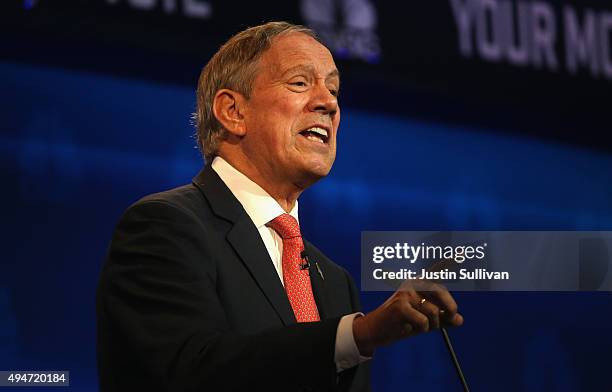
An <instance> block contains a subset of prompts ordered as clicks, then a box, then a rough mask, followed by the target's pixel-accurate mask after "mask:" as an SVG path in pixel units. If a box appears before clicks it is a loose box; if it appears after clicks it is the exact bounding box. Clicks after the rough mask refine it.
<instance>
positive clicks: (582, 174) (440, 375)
mask: <svg viewBox="0 0 612 392" xmlns="http://www.w3.org/2000/svg"><path fill="white" fill-rule="evenodd" d="M0 85H2V91H1V92H0V96H1V97H2V105H0V114H1V118H2V122H1V123H0V129H1V132H0V162H1V166H0V170H1V171H0V172H1V174H2V184H3V187H2V192H1V201H2V203H1V205H2V217H3V218H4V219H3V221H4V224H3V225H2V229H1V230H2V233H1V234H2V235H1V238H2V239H3V249H4V256H3V257H2V263H1V265H0V268H1V272H0V369H4V370H9V369H39V370H50V369H54V370H60V369H61V370H70V371H71V385H72V386H71V390H74V391H95V390H97V378H96V377H97V375H96V362H95V305H94V297H95V289H96V285H97V279H98V273H99V271H100V268H101V265H102V262H103V259H104V255H105V251H106V248H107V246H108V243H109V240H110V238H111V235H112V231H113V229H114V225H115V224H116V222H117V220H118V218H119V216H120V215H121V213H122V212H123V210H124V209H125V208H126V207H127V206H128V205H129V204H131V203H132V202H134V201H136V200H137V199H139V198H140V197H142V196H143V195H145V194H148V193H152V192H157V191H160V190H162V189H168V188H171V187H174V186H178V185H182V184H184V183H187V182H189V181H190V180H191V178H192V177H193V176H194V175H195V174H196V173H197V172H198V170H199V169H200V167H201V166H202V160H201V158H200V156H199V152H198V151H197V150H196V149H195V147H194V146H195V142H194V139H193V137H192V134H193V128H192V126H191V124H190V115H191V112H192V111H193V109H194V102H195V100H194V91H193V90H194V88H193V87H183V86H177V85H172V84H163V83H155V82H150V81H149V82H144V81H139V80H134V79H128V78H119V77H111V76H107V75H101V74H94V73H87V72H83V71H66V70H62V69H59V68H51V67H41V66H33V65H23V64H16V63H9V62H4V63H0ZM343 94H351V92H350V90H349V91H344V92H343ZM525 121H528V119H525ZM576 132H580V130H579V129H576ZM611 169H612V154H610V153H605V152H601V151H599V152H598V151H592V150H587V149H585V148H583V147H577V146H572V145H569V144H557V143H556V142H552V141H545V140H539V139H532V138H529V137H528V136H518V135H516V134H511V133H499V132H496V130H495V129H477V128H470V127H468V126H456V125H452V124H439V123H432V122H419V121H416V120H414V119H411V118H407V117H401V116H391V115H388V114H387V115H384V114H381V113H374V112H367V111H364V110H362V109H361V110H358V109H355V108H351V107H350V106H349V107H347V106H344V107H343V112H342V124H341V127H340V135H339V151H338V157H337V160H336V164H335V166H334V169H333V170H332V173H331V174H330V176H329V177H327V178H325V179H324V180H322V181H321V182H320V183H319V184H316V185H315V186H314V187H313V188H311V189H309V190H307V191H306V192H305V193H304V194H303V196H302V198H301V199H300V211H301V217H300V219H301V224H302V230H303V232H304V234H305V236H306V237H308V238H309V239H310V240H311V241H312V242H314V243H315V244H317V245H318V246H319V247H320V248H321V249H323V250H324V251H325V252H326V253H327V254H328V255H329V256H331V257H332V258H333V259H334V260H336V261H337V262H338V263H340V264H342V265H344V266H345V267H347V268H348V269H349V270H350V271H351V272H352V274H353V276H354V277H355V280H356V281H357V282H358V281H359V275H358V273H359V259H360V257H359V249H360V246H359V241H360V232H361V231H363V230H437V229H443V230H451V229H455V230H460V229H469V230H478V229H487V230H504V229H507V230H510V229H512V230H521V229H531V230H538V229H562V230H574V229H581V230H612V204H611V203H610V200H612V183H611V182H610V174H611ZM517 262H518V261H517ZM388 295H389V293H365V292H364V293H362V300H363V303H364V307H365V308H366V310H370V309H373V308H375V307H376V306H377V305H379V304H380V303H382V302H383V301H384V300H385V299H386V298H387V296H388ZM456 298H457V301H458V303H459V306H460V311H461V312H462V313H463V315H464V317H465V325H464V326H463V327H461V328H458V329H454V330H452V331H451V335H452V338H453V339H454V344H455V348H456V350H457V352H458V354H459V357H460V360H461V362H462V365H463V367H464V371H465V373H466V375H467V378H468V381H469V382H470V384H471V386H472V389H473V390H474V391H517V390H524V391H590V390H597V391H604V390H612V381H610V379H609V371H610V359H609V357H610V353H611V352H612V334H611V333H610V332H611V331H612V312H611V310H612V296H611V295H610V294H609V293H458V294H457V295H456ZM373 384H374V385H373V386H374V390H376V391H397V390H427V391H459V390H461V388H460V385H459V384H458V381H457V379H456V376H455V374H454V370H453V368H452V365H451V362H450V359H449V358H448V354H447V352H446V350H445V348H444V345H443V342H442V339H441V336H440V334H439V333H437V332H433V333H430V334H427V335H423V336H419V337H417V338H413V339H409V340H406V341H403V342H400V343H398V344H396V345H394V346H392V347H388V348H384V349H380V350H379V351H378V352H377V353H376V355H375V359H374V362H373ZM19 390H21V391H23V390H24V389H23V388H21V389H19ZM36 390H39V389H36ZM55 390H57V389H55Z"/></svg>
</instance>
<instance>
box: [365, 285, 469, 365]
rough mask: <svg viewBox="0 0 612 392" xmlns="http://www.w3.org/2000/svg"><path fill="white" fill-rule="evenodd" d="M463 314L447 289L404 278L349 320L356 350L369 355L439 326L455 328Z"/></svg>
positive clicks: (461, 322) (461, 319)
mask: <svg viewBox="0 0 612 392" xmlns="http://www.w3.org/2000/svg"><path fill="white" fill-rule="evenodd" d="M461 324H463V316H461V315H460V314H459V313H457V303H456V302H455V300H454V299H453V297H452V296H451V295H450V293H449V292H448V290H447V289H446V288H445V287H444V286H442V285H439V284H436V283H432V282H428V281H405V282H404V283H402V285H401V286H400V288H399V289H398V290H397V291H396V292H395V293H393V295H392V296H391V297H389V299H387V300H386V301H385V302H384V303H383V304H382V305H380V306H379V307H378V308H376V309H375V310H374V311H372V312H370V313H368V314H367V315H365V316H362V317H355V319H354V320H353V336H354V337H355V343H356V344H357V347H358V348H359V352H360V353H361V354H362V355H365V356H372V354H373V353H374V349H376V347H380V346H386V345H388V344H391V343H393V342H396V341H398V340H400V339H404V338H407V337H410V336H414V335H417V334H419V333H423V332H428V331H430V330H432V329H437V328H440V327H441V326H453V327H457V326H460V325H461Z"/></svg>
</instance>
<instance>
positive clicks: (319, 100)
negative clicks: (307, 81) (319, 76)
mask: <svg viewBox="0 0 612 392" xmlns="http://www.w3.org/2000/svg"><path fill="white" fill-rule="evenodd" d="M308 109H309V110H310V111H312V112H318V113H321V114H326V115H329V116H330V117H334V116H335V115H336V113H337V112H338V98H337V97H336V96H334V95H333V94H332V93H331V91H329V89H328V87H327V86H326V85H325V83H317V84H316V86H315V88H313V90H312V96H311V98H310V102H309V103H308Z"/></svg>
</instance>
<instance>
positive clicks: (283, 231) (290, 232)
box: [266, 214, 302, 240]
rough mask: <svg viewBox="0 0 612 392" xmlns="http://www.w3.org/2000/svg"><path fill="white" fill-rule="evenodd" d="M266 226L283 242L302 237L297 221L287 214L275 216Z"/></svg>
mask: <svg viewBox="0 0 612 392" xmlns="http://www.w3.org/2000/svg"><path fill="white" fill-rule="evenodd" d="M266 226H268V227H271V228H272V229H273V230H274V231H276V232H277V233H278V235H280V236H281V238H282V239H284V240H286V239H289V238H295V237H301V236H302V234H300V225H299V224H298V222H297V220H296V219H295V218H294V217H292V216H291V215H289V214H282V215H279V216H277V217H276V218H274V219H272V220H271V221H270V222H268V224H267V225H266Z"/></svg>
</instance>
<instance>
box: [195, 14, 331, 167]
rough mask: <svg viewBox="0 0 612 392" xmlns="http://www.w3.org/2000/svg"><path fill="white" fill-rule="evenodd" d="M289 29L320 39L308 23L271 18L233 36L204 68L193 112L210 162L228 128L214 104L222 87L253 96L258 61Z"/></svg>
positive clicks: (197, 134) (201, 145) (200, 146)
mask: <svg viewBox="0 0 612 392" xmlns="http://www.w3.org/2000/svg"><path fill="white" fill-rule="evenodd" d="M288 33H303V34H307V35H309V36H311V37H312V38H314V39H316V40H317V41H319V42H320V40H319V38H318V37H317V35H316V33H315V32H314V31H313V30H311V29H309V28H308V27H305V26H302V25H294V24H291V23H287V22H269V23H266V24H262V25H259V26H255V27H250V28H248V29H246V30H243V31H241V32H239V33H238V34H236V35H234V36H233V37H231V38H230V39H229V40H228V41H227V42H226V43H225V44H223V46H221V48H220V49H219V50H218V51H217V53H215V54H214V56H213V57H212V58H211V59H210V61H209V62H208V64H206V66H205V67H204V68H203V69H202V72H201V73H200V79H199V81H198V89H197V91H196V97H197V109H196V112H195V113H194V114H193V119H194V122H195V126H196V139H197V143H198V147H199V148H200V151H201V152H202V154H203V155H204V159H205V161H206V162H208V163H211V162H212V160H213V159H214V157H215V156H217V151H218V148H219V142H220V141H221V140H223V139H224V138H225V137H226V135H227V132H226V131H225V129H224V128H223V126H222V125H221V123H220V122H219V121H218V120H217V119H216V118H215V116H214V114H213V111H212V105H213V100H214V98H215V94H216V93H217V91H219V90H220V89H224V88H227V89H230V90H234V91H237V92H239V93H240V94H242V95H244V96H245V97H246V98H247V99H248V98H250V95H251V90H252V87H253V81H254V80H255V75H256V72H257V65H258V63H259V59H260V58H261V56H262V55H263V53H264V52H265V51H266V50H267V49H268V48H270V45H271V44H272V40H273V39H274V38H275V37H277V36H279V35H281V34H288Z"/></svg>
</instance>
